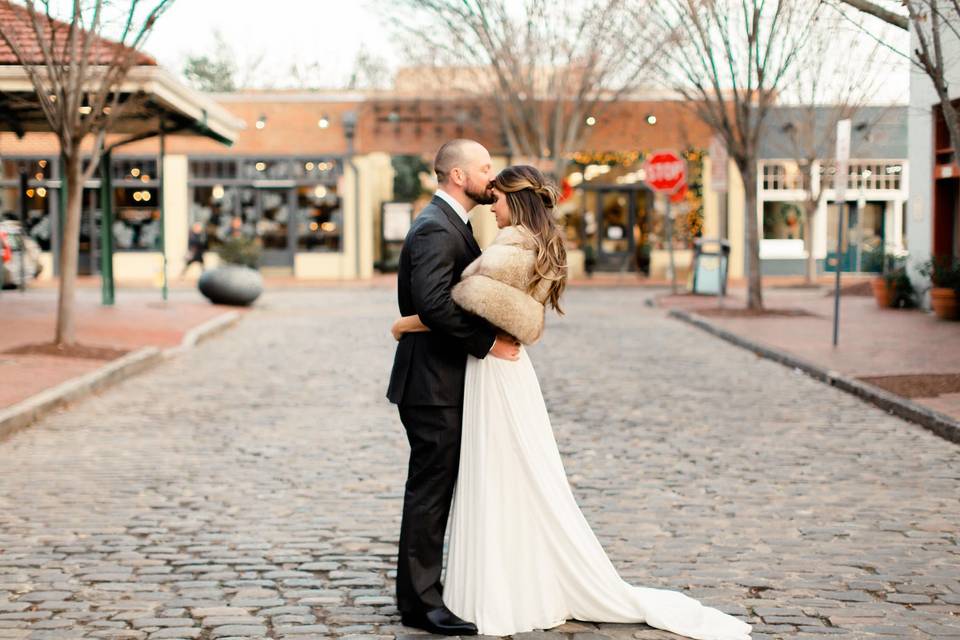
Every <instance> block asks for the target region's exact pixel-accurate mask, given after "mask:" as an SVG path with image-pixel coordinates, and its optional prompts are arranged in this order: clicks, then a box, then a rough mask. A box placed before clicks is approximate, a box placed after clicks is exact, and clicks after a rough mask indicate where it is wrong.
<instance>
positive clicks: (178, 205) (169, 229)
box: [163, 155, 190, 280]
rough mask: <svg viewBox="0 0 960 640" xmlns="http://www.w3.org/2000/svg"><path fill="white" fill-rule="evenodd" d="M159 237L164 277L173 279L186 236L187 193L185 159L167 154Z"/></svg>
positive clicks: (184, 250)
mask: <svg viewBox="0 0 960 640" xmlns="http://www.w3.org/2000/svg"><path fill="white" fill-rule="evenodd" d="M163 207H164V211H163V216H164V225H163V234H164V242H165V244H166V251H167V278H168V279H169V280H175V279H176V277H177V275H178V274H179V273H180V272H181V271H182V270H183V265H184V263H185V260H184V257H185V256H186V254H187V240H188V237H189V234H190V222H189V219H188V218H189V212H190V190H189V189H188V188H187V156H185V155H168V156H166V158H164V162H163Z"/></svg>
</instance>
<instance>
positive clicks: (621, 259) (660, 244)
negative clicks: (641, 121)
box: [560, 149, 704, 278]
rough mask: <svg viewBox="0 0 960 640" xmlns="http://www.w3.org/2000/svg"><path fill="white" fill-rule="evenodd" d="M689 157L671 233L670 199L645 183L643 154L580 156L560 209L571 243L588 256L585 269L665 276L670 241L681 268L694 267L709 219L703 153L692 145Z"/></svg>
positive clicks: (672, 205)
mask: <svg viewBox="0 0 960 640" xmlns="http://www.w3.org/2000/svg"><path fill="white" fill-rule="evenodd" d="M683 156H684V158H685V159H686V162H687V172H688V183H687V187H686V188H685V189H684V190H683V191H682V192H680V193H678V194H676V196H675V197H674V198H673V201H672V202H671V203H670V211H671V214H672V218H673V232H672V234H667V232H666V231H667V228H666V226H665V221H666V215H667V199H666V197H664V196H659V197H658V196H655V194H654V192H653V191H652V190H651V189H650V188H649V187H648V186H647V184H646V182H645V181H644V178H645V175H644V171H643V157H644V154H643V153H642V152H640V151H632V152H621V153H612V152H606V153H599V154H597V153H581V154H576V156H575V158H574V164H573V166H572V167H571V169H570V171H569V172H568V174H567V176H566V179H565V181H564V186H565V190H566V191H567V193H568V194H569V195H568V197H567V198H566V199H565V200H563V201H562V203H561V206H560V210H561V213H562V216H563V224H564V226H565V229H566V237H567V241H568V246H569V247H570V248H572V249H573V250H574V251H575V252H576V253H580V254H582V259H583V262H584V266H585V268H587V269H588V270H596V271H612V272H637V273H641V274H643V275H646V276H651V277H654V278H664V277H666V276H667V275H668V273H667V267H668V264H669V255H668V254H669V243H672V245H673V250H674V259H675V262H676V265H677V268H678V271H685V270H686V269H687V268H688V266H689V262H690V258H691V256H692V253H691V249H692V246H693V241H694V238H696V237H698V236H699V235H700V234H701V233H702V229H703V222H704V208H703V191H702V172H703V162H702V161H703V153H702V152H701V151H699V150H692V149H687V150H686V151H684V152H683ZM668 235H669V236H670V237H669V239H668Z"/></svg>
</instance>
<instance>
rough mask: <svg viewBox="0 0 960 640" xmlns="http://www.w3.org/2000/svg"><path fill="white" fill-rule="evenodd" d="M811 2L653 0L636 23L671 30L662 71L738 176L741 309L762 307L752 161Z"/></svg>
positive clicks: (799, 46) (803, 40)
mask: <svg viewBox="0 0 960 640" xmlns="http://www.w3.org/2000/svg"><path fill="white" fill-rule="evenodd" d="M819 12H820V7H819V3H817V2H811V1H810V0H656V7H655V9H653V10H650V9H649V8H645V9H644V10H643V11H642V12H638V15H637V18H636V19H637V20H649V19H652V20H655V21H657V22H658V23H659V24H660V25H661V32H662V33H664V34H671V37H670V44H669V45H668V46H665V47H664V56H663V57H662V59H661V74H662V76H663V78H664V79H665V80H666V81H667V82H669V83H671V85H672V86H673V87H674V88H675V89H676V91H678V92H679V93H680V94H681V95H682V96H683V97H684V98H686V100H687V101H688V103H689V104H690V105H692V108H693V109H694V110H695V112H696V113H697V115H698V116H699V117H700V119H701V120H703V122H704V123H706V124H707V125H709V126H710V127H711V128H712V129H713V130H714V131H716V132H717V134H718V135H720V136H721V137H722V138H723V141H724V143H725V144H726V146H727V151H728V153H729V155H730V158H731V159H732V160H733V161H734V162H735V164H736V165H737V168H738V169H739V172H740V175H741V177H742V178H743V186H744V192H745V198H744V199H745V209H744V224H745V227H746V245H747V246H746V252H747V270H748V274H747V275H748V282H747V306H748V307H749V308H750V309H761V308H763V292H762V285H761V278H760V230H759V224H758V219H757V159H758V150H759V140H760V135H761V130H762V127H763V123H764V120H765V119H766V117H767V114H768V112H769V110H770V107H771V105H772V104H773V103H774V102H775V101H776V98H777V95H778V92H779V90H780V88H781V87H782V85H783V83H784V81H785V79H786V78H787V77H788V74H789V73H790V72H791V70H792V69H793V67H794V65H795V64H796V63H797V60H798V57H799V53H800V52H801V51H802V50H803V49H804V47H805V46H807V40H808V38H809V36H810V33H811V31H812V28H813V27H814V26H815V24H816V19H817V17H818V15H819Z"/></svg>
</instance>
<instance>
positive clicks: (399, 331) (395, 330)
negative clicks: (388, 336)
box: [390, 318, 403, 342]
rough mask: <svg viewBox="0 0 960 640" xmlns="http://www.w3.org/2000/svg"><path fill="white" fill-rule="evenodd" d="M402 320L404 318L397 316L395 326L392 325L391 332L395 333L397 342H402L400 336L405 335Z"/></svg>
mask: <svg viewBox="0 0 960 640" xmlns="http://www.w3.org/2000/svg"><path fill="white" fill-rule="evenodd" d="M402 321H403V318H397V319H396V320H394V321H393V326H392V327H390V333H392V334H393V337H394V339H395V340H396V341H397V342H400V338H402V337H403V330H402V329H401V328H400V323H401V322H402Z"/></svg>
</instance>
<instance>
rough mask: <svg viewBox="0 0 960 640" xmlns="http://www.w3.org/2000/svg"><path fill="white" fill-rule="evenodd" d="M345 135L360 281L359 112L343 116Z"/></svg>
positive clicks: (357, 269) (358, 277)
mask: <svg viewBox="0 0 960 640" xmlns="http://www.w3.org/2000/svg"><path fill="white" fill-rule="evenodd" d="M341 122H342V123H343V135H344V137H345V138H346V139H347V158H346V160H347V164H348V165H350V170H351V171H353V211H354V233H353V235H354V243H355V245H356V247H355V251H356V260H355V262H356V273H357V279H358V280H359V279H360V264H361V263H360V172H359V171H358V170H357V165H356V163H355V162H354V161H353V141H354V138H355V137H356V133H357V112H356V111H347V112H345V113H344V114H343V116H341Z"/></svg>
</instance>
